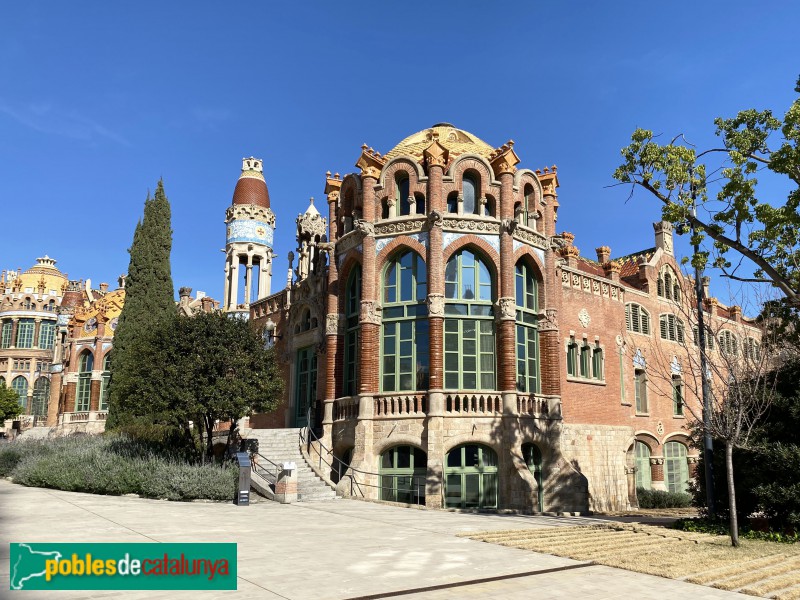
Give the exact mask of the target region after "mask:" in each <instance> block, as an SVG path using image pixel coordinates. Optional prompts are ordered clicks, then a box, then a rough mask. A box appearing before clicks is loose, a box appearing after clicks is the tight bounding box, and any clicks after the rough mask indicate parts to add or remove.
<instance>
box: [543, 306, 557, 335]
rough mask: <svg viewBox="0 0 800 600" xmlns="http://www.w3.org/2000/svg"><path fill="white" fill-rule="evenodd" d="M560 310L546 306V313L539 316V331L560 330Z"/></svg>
mask: <svg viewBox="0 0 800 600" xmlns="http://www.w3.org/2000/svg"><path fill="white" fill-rule="evenodd" d="M557 315H558V311H557V310H556V309H555V308H546V309H545V310H544V315H543V316H540V317H539V332H544V331H558V320H557V319H556V317H557Z"/></svg>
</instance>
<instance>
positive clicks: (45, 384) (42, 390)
mask: <svg viewBox="0 0 800 600" xmlns="http://www.w3.org/2000/svg"><path fill="white" fill-rule="evenodd" d="M49 400H50V379H48V378H47V377H39V379H37V380H36V383H34V384H33V407H32V410H31V414H33V415H35V416H37V417H46V416H47V405H48V401H49Z"/></svg>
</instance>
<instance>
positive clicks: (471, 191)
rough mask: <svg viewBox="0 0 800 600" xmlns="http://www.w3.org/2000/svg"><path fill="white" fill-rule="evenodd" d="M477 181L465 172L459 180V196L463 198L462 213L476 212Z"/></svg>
mask: <svg viewBox="0 0 800 600" xmlns="http://www.w3.org/2000/svg"><path fill="white" fill-rule="evenodd" d="M478 190H479V186H478V182H477V179H476V178H475V176H474V175H472V174H465V175H464V178H463V179H462V180H461V197H462V198H463V199H464V204H463V214H465V215H476V214H478V209H479V208H480V207H479V206H478Z"/></svg>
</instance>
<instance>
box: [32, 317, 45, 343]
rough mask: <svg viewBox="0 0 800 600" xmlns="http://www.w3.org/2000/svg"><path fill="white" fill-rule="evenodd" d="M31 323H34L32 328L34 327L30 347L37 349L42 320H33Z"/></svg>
mask: <svg viewBox="0 0 800 600" xmlns="http://www.w3.org/2000/svg"><path fill="white" fill-rule="evenodd" d="M33 323H34V326H33V327H34V329H33V343H32V344H31V347H32V348H38V347H39V331H41V329H42V319H41V317H39V318H37V319H34V320H33Z"/></svg>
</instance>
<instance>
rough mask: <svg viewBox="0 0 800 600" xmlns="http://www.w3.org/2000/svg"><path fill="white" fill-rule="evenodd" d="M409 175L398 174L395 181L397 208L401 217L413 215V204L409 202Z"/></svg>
mask: <svg viewBox="0 0 800 600" xmlns="http://www.w3.org/2000/svg"><path fill="white" fill-rule="evenodd" d="M408 196H409V193H408V175H406V174H405V173H398V174H397V176H396V177H395V180H394V199H395V206H397V210H398V212H399V213H400V214H401V215H408V214H410V213H411V204H410V203H409V201H408Z"/></svg>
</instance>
